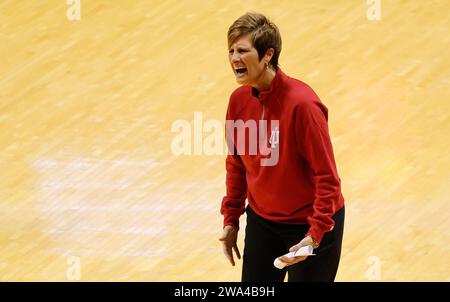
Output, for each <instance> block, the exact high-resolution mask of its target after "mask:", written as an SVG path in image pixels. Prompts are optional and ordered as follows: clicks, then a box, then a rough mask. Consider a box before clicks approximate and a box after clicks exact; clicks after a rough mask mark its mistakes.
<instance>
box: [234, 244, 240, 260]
mask: <svg viewBox="0 0 450 302" xmlns="http://www.w3.org/2000/svg"><path fill="white" fill-rule="evenodd" d="M233 249H234V252H235V253H236V256H237V258H238V259H241V253H240V252H239V248H238V246H237V245H235V246H233Z"/></svg>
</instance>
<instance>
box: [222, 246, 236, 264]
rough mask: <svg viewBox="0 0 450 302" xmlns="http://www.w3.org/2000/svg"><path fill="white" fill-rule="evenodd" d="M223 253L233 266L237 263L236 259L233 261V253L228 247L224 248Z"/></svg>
mask: <svg viewBox="0 0 450 302" xmlns="http://www.w3.org/2000/svg"><path fill="white" fill-rule="evenodd" d="M223 253H224V254H225V256H226V257H227V258H228V260H229V261H230V263H231V265H232V266H234V264H235V263H234V259H233V253H232V252H231V248H228V247H226V246H224V248H223Z"/></svg>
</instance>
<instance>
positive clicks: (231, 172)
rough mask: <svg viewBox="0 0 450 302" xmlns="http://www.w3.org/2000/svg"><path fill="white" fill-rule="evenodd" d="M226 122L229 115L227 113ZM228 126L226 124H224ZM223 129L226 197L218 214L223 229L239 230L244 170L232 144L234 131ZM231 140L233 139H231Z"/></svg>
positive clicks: (243, 189)
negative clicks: (226, 151)
mask: <svg viewBox="0 0 450 302" xmlns="http://www.w3.org/2000/svg"><path fill="white" fill-rule="evenodd" d="M226 120H227V121H228V120H229V113H228V112H227V119H226ZM226 125H228V123H226ZM227 128H228V127H227V126H226V127H225V136H226V139H227V145H228V151H229V152H228V155H227V158H226V160H225V166H226V195H225V196H224V197H223V199H222V205H221V208H220V213H221V214H222V215H223V216H224V223H223V225H224V227H225V226H227V225H233V226H236V227H237V228H239V217H240V216H241V215H242V214H243V213H244V211H245V199H246V198H247V181H246V169H245V166H244V163H243V162H242V159H241V157H240V156H239V155H238V154H237V151H236V146H235V144H234V142H235V140H234V138H235V136H234V133H232V132H234V131H229V129H227ZM232 138H233V139H232Z"/></svg>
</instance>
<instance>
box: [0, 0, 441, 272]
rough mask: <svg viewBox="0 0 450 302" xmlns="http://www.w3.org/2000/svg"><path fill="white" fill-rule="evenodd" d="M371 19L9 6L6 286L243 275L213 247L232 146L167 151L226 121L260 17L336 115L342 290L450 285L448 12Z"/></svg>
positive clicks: (277, 6)
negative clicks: (247, 37) (231, 56)
mask: <svg viewBox="0 0 450 302" xmlns="http://www.w3.org/2000/svg"><path fill="white" fill-rule="evenodd" d="M368 8H369V6H368V4H367V3H366V1H362V0H361V1H360V0H347V1H344V0H341V1H332V0H327V1H278V0H277V1H197V0H195V1H194V0H186V1H138V0H131V1H128V0H127V1H125V0H123V1H121V0H120V1H119V0H118V1H106V0H103V1H92V0H81V9H80V20H74V21H71V20H69V19H68V18H67V16H66V14H67V10H68V9H73V4H67V3H66V1H64V0H46V1H12V0H11V1H1V3H0V20H1V22H0V58H1V61H0V280H2V281H20V280H25V281H32V280H41V281H47V280H57V281H67V280H68V281H71V280H82V281H98V280H106V281H108V280H117V281H122V280H127V281H136V280H145V281H238V280H239V279H240V269H241V264H242V262H241V261H238V264H237V266H236V267H231V266H230V265H229V264H228V262H227V260H226V259H225V257H224V256H223V254H222V249H221V245H220V242H219V241H218V238H219V236H220V235H221V227H222V217H221V215H220V213H219V207H220V201H221V198H222V196H223V194H224V190H225V187H224V179H225V171H224V158H225V153H224V152H218V154H215V155H210V154H204V153H203V154H200V155H195V154H192V155H180V156H175V155H174V154H173V152H172V150H171V144H172V141H173V139H174V137H175V136H176V135H177V133H176V132H172V131H171V127H172V124H173V123H174V122H175V121H177V120H186V121H188V122H190V123H191V125H192V127H193V125H194V123H193V120H194V114H195V112H197V119H198V118H199V116H200V115H199V114H200V113H201V118H202V121H203V124H205V123H207V122H208V121H214V120H217V121H220V122H222V121H223V119H224V116H225V110H226V106H227V101H228V96H229V94H230V93H231V91H232V90H233V89H234V88H235V87H237V84H236V83H235V81H234V77H233V75H232V73H231V70H230V67H229V66H228V61H227V46H226V31H227V29H228V26H229V25H230V24H231V23H232V22H233V21H234V20H235V19H236V18H237V17H239V16H240V15H242V14H243V13H245V12H246V11H249V10H254V11H260V12H263V13H265V14H267V15H268V16H269V17H271V18H272V20H273V21H274V22H275V23H276V24H277V25H278V26H279V28H280V31H281V34H282V38H283V51H282V53H281V57H280V64H281V68H282V69H283V70H284V71H285V72H286V73H287V74H289V75H291V76H293V77H296V78H299V79H301V80H303V81H305V82H307V83H308V84H309V85H311V86H312V87H313V88H314V89H315V91H316V92H317V93H318V95H319V96H320V97H321V99H322V101H323V102H324V103H325V104H326V105H327V107H328V108H329V112H330V118H329V126H330V132H331V136H332V140H333V144H334V149H335V155H336V160H337V164H338V169H339V173H340V177H341V179H342V186H343V194H344V197H345V199H346V207H347V217H346V225H345V234H344V245H343V254H342V259H341V265H340V268H339V272H338V276H337V281H376V280H380V281H450V260H449V259H450V231H449V230H450V204H449V195H450V172H449V171H450V164H449V133H450V120H449V110H450V105H449V104H450V103H449V100H450V94H449V84H450V53H449V49H450V38H449V37H450V34H449V28H450V18H449V15H450V2H449V1H446V0H442V1H419V0H411V1H385V0H383V1H381V19H380V20H368V18H367V10H368ZM200 129H201V128H200ZM219 130H220V129H219ZM200 133H201V132H200ZM192 134H194V129H192ZM198 134H199V133H198V132H197V134H196V135H197V136H196V138H197V139H198V140H199V141H200V143H201V142H204V143H205V144H206V143H207V142H206V141H207V137H208V135H211V133H207V132H203V140H202V138H199V137H198ZM220 137H221V138H222V136H220ZM193 145H194V144H192V145H191V146H190V147H191V148H190V149H191V150H192V153H194V149H193V148H194V147H193ZM241 227H242V230H241V232H240V235H239V236H240V237H239V246H240V248H241V251H242V248H243V229H244V227H245V217H242V218H241Z"/></svg>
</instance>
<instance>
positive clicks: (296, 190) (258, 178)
mask: <svg viewBox="0 0 450 302" xmlns="http://www.w3.org/2000/svg"><path fill="white" fill-rule="evenodd" d="M226 119H227V121H230V120H232V121H237V120H242V121H243V122H248V121H255V122H257V123H259V121H261V120H266V121H267V123H268V127H266V128H267V131H266V129H262V132H261V133H260V131H258V135H262V136H261V137H262V138H263V140H264V142H265V143H267V147H268V148H269V149H270V148H273V146H271V140H270V138H271V137H273V136H274V133H273V129H272V128H271V124H273V122H271V121H274V120H275V121H279V125H278V128H277V129H275V131H278V133H277V135H278V144H277V145H276V146H275V148H278V150H277V151H278V154H279V155H278V160H277V162H276V164H275V165H262V164H261V159H263V158H268V157H270V155H272V154H270V155H262V154H261V153H262V152H261V149H260V148H259V147H258V149H257V154H254V153H253V154H251V152H249V147H248V145H249V143H250V142H249V135H248V131H247V133H246V134H247V135H245V137H244V138H243V140H242V141H239V139H238V136H239V133H238V131H234V130H233V131H231V130H230V129H228V128H227V130H226V132H227V138H233V139H234V140H233V142H231V143H230V144H229V147H230V148H231V149H230V150H229V151H230V152H231V153H233V154H228V155H227V158H226V195H225V196H224V198H223V200H222V205H221V213H222V214H223V215H224V226H226V225H234V226H237V227H239V217H240V216H241V215H242V214H243V213H244V211H245V199H247V200H248V203H249V206H250V207H251V208H252V209H253V211H254V212H255V213H256V214H258V215H259V216H261V217H263V218H265V219H268V220H271V221H274V222H278V223H287V224H309V225H310V228H309V231H308V232H307V233H306V236H307V235H311V236H312V238H313V239H314V240H315V241H316V242H317V243H320V242H321V240H322V238H323V235H324V233H325V232H329V231H331V230H332V229H333V227H334V221H333V219H332V218H331V217H332V216H333V215H334V214H335V213H336V212H337V211H338V210H340V209H341V208H342V207H343V206H344V198H343V196H342V193H341V180H340V178H339V176H338V173H337V169H336V163H335V159H334V155H333V147H332V144H331V140H330V136H329V132H328V124H327V121H328V109H327V108H326V107H325V105H324V104H323V103H322V102H321V101H320V99H319V97H318V96H317V95H316V94H315V93H314V91H313V90H312V89H311V88H310V87H309V86H308V85H307V84H305V83H303V82H301V81H299V80H296V79H294V78H291V77H289V76H287V75H285V74H284V73H283V72H282V70H281V69H278V70H277V72H276V74H275V77H274V79H273V80H272V83H271V85H270V88H269V90H268V91H265V92H260V93H259V96H258V95H257V93H256V91H255V90H254V89H253V88H252V87H251V86H241V87H239V88H237V89H236V90H235V91H234V92H233V93H232V94H231V97H230V100H229V104H228V110H227V116H226ZM259 129H260V128H259V127H258V130H259ZM230 132H232V133H230ZM241 136H242V132H241ZM241 139H242V137H241ZM244 141H245V144H246V147H245V149H242V148H243V147H242V146H239V143H242V142H244ZM233 148H234V150H232V149H233ZM239 148H241V150H245V151H246V152H245V154H242V153H244V152H241V153H240V154H239V153H238V152H237V149H239ZM230 152H229V153H230ZM272 152H274V150H272ZM263 154H267V153H264V152H263Z"/></svg>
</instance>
